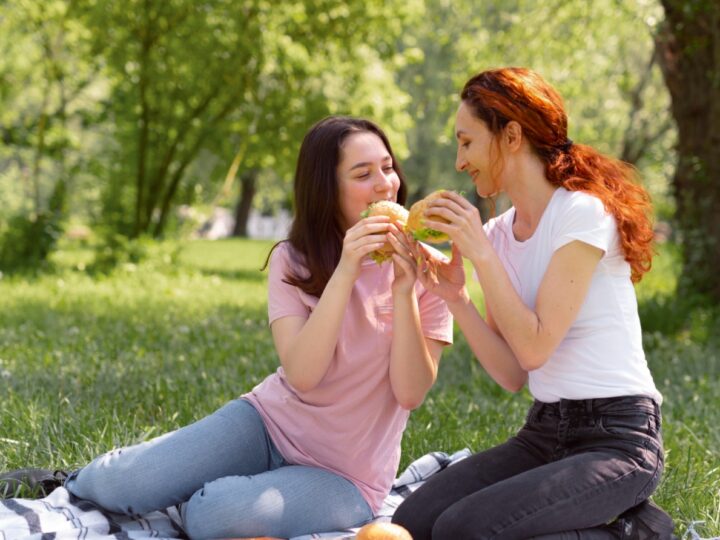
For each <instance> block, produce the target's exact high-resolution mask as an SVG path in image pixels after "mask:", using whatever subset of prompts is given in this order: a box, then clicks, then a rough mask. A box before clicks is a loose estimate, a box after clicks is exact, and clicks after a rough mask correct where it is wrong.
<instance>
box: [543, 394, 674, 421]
mask: <svg viewBox="0 0 720 540" xmlns="http://www.w3.org/2000/svg"><path fill="white" fill-rule="evenodd" d="M532 409H533V410H534V412H535V413H539V412H540V411H542V412H543V413H553V412H554V413H555V414H557V415H558V416H560V417H565V416H577V415H584V416H595V415H599V414H618V413H638V412H640V413H646V414H654V415H656V416H658V417H659V416H660V406H659V405H658V404H657V402H656V401H655V400H654V399H653V398H651V397H648V396H619V397H610V398H594V399H561V400H560V401H555V402H552V403H545V402H543V401H538V400H535V402H534V403H533V405H532Z"/></svg>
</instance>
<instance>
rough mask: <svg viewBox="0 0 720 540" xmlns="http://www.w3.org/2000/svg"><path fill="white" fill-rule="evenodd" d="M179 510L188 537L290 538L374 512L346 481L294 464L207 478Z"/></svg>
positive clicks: (333, 527)
mask: <svg viewBox="0 0 720 540" xmlns="http://www.w3.org/2000/svg"><path fill="white" fill-rule="evenodd" d="M182 515H183V523H184V527H185V532H186V533H187V534H188V536H190V538H237V537H255V536H273V537H280V538H291V537H294V536H300V535H303V534H309V533H313V532H323V531H333V530H338V529H344V528H347V527H354V526H358V525H361V524H363V523H365V522H367V521H369V520H370V519H372V517H373V514H372V510H371V509H370V507H369V506H368V504H367V502H365V499H364V498H363V497H362V495H361V493H360V491H359V490H358V489H357V488H356V487H355V485H353V484H352V483H351V482H350V481H348V480H346V479H345V478H342V477H341V476H339V475H337V474H334V473H331V472H329V471H326V470H324V469H319V468H315V467H304V466H298V465H288V466H285V467H280V468H278V469H275V470H272V471H269V472H264V473H261V474H257V475H255V476H230V477H226V478H220V479H218V480H215V481H213V482H209V483H207V484H205V487H203V488H202V489H201V490H199V491H198V492H197V493H195V494H194V495H193V496H192V497H191V498H190V500H189V501H188V502H187V504H185V505H184V506H183V510H182Z"/></svg>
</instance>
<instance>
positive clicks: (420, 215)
mask: <svg viewBox="0 0 720 540" xmlns="http://www.w3.org/2000/svg"><path fill="white" fill-rule="evenodd" d="M444 192H445V190H444V189H438V190H437V191H433V192H432V193H431V194H430V195H428V196H427V197H425V198H424V199H420V200H419V201H417V202H416V203H415V204H413V205H412V206H411V207H410V212H409V214H408V218H407V230H408V231H410V232H411V233H412V235H413V238H415V240H418V241H419V242H427V243H428V244H442V243H443V242H447V241H448V240H450V238H449V237H448V235H447V234H445V233H441V232H440V231H436V230H435V229H431V228H429V227H428V226H427V225H426V224H425V220H426V216H425V210H427V207H428V205H429V204H430V203H431V202H432V201H434V200H435V199H437V198H439V197H442V194H443V193H444ZM433 219H434V220H435V221H439V222H441V223H448V220H446V219H445V218H443V217H440V216H433Z"/></svg>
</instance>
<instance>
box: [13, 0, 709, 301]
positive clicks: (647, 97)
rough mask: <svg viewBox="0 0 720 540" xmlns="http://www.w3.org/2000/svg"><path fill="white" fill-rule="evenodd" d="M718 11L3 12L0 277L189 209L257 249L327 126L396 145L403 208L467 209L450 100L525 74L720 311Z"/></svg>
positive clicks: (457, 7)
mask: <svg viewBox="0 0 720 540" xmlns="http://www.w3.org/2000/svg"><path fill="white" fill-rule="evenodd" d="M719 10H720V7H718V4H717V2H715V1H713V0H693V1H692V2H688V1H675V0H662V1H661V0H623V1H621V0H597V1H595V2H585V1H584V0H549V1H547V2H534V1H531V0H503V1H502V2H501V1H500V0H490V1H487V2H483V3H481V5H478V4H477V3H476V2H471V1H469V0H457V1H452V2H451V1H450V0H413V1H410V2H403V1H400V0H393V1H389V2H383V1H380V0H371V1H363V2H361V1H359V0H352V1H344V2H341V1H339V0H283V1H281V2H271V1H270V0H241V1H232V0H212V1H210V0H207V1H197V0H168V1H166V2H152V1H150V0H129V2H126V3H123V4H118V3H115V2H110V1H109V0H48V1H47V2H43V3H42V4H40V3H37V2H34V1H31V0H5V2H3V3H2V4H0V99H2V107H0V197H1V199H0V202H2V204H1V205H0V254H1V255H2V258H1V259H0V268H2V269H3V270H4V271H7V270H12V269H13V268H21V267H23V266H24V267H31V268H38V267H41V266H42V264H43V261H45V260H47V257H48V256H49V254H50V253H51V252H52V250H53V248H54V245H55V242H56V240H57V238H58V237H59V236H60V235H61V234H62V233H63V230H64V228H66V227H65V224H70V225H71V226H72V227H73V228H76V226H77V225H78V224H83V225H86V226H88V227H89V228H90V229H91V230H92V231H95V233H96V234H99V235H100V236H101V237H113V236H118V235H119V236H122V237H124V238H126V239H132V238H135V237H141V236H153V237H173V236H176V235H178V234H180V233H181V232H182V229H181V228H179V227H180V226H181V222H182V218H181V217H178V213H177V211H176V210H177V208H178V207H179V206H181V205H183V206H189V207H194V208H200V209H204V211H205V212H207V211H208V209H210V208H212V207H215V206H221V207H224V208H226V209H227V210H228V211H229V212H231V213H232V214H233V215H234V217H235V219H234V222H235V227H234V234H237V235H246V234H247V233H248V228H247V224H248V217H249V215H250V213H251V211H256V212H262V213H265V214H272V213H275V212H277V211H278V210H279V209H286V210H290V205H291V200H290V199H291V191H292V188H291V183H292V174H293V167H294V161H295V156H296V153H297V149H298V147H299V144H300V141H301V138H302V135H303V133H304V132H305V131H306V130H307V128H308V127H309V126H310V125H311V124H312V123H313V122H315V121H317V120H318V119H320V118H322V117H323V116H326V115H327V114H335V113H338V114H352V115H362V116H368V117H370V118H372V119H374V120H376V121H377V122H378V123H379V124H381V125H382V126H383V127H384V128H385V129H386V130H387V131H388V133H389V135H390V138H391V140H392V142H393V144H394V146H395V147H396V150H397V153H398V155H399V156H400V158H401V159H402V162H403V166H404V169H405V171H406V173H407V175H408V178H409V180H410V187H411V200H414V199H417V198H419V197H422V196H423V195H425V194H426V193H427V192H429V191H430V190H433V189H436V188H439V187H444V188H451V189H458V190H466V189H467V179H466V178H465V177H463V176H461V175H458V174H456V173H455V172H454V161H455V144H454V135H453V130H452V125H453V119H454V118H453V117H454V111H455V109H456V107H457V103H458V97H457V96H458V91H459V89H460V87H461V85H462V83H463V82H464V81H465V80H466V79H467V78H468V77H469V76H470V75H472V74H473V73H475V72H477V71H480V70H482V69H486V68H489V67H495V66H501V65H524V66H529V67H532V68H533V69H536V70H537V71H539V72H540V73H542V74H543V75H544V76H545V77H546V78H547V79H548V80H549V81H550V82H552V83H553V84H554V85H555V86H556V87H557V88H558V89H559V90H560V92H561V93H562V94H563V96H564V97H565V99H566V105H567V109H568V112H569V117H570V136H571V137H572V138H573V139H574V140H576V141H579V142H583V143H587V144H592V145H595V146H597V147H598V148H600V149H601V150H602V151H604V152H606V153H608V154H612V155H615V156H617V157H620V158H622V159H624V160H626V161H629V162H631V163H633V164H635V165H636V166H637V167H638V168H639V169H640V171H641V173H642V176H643V179H644V182H645V184H646V186H647V187H648V189H649V190H650V192H651V194H652V195H653V198H654V200H655V207H656V213H657V218H658V219H659V220H662V221H670V222H672V223H673V224H674V225H675V226H676V228H677V230H678V231H679V232H680V235H679V238H681V239H682V242H683V249H684V259H685V265H686V272H684V273H683V275H684V276H685V278H684V279H685V280H684V283H685V284H686V285H685V286H686V287H687V290H689V291H698V292H700V293H701V294H704V295H706V296H707V295H710V297H711V298H715V300H718V299H719V298H718V295H720V293H719V292H718V285H717V283H716V280H712V270H713V269H714V268H715V267H716V266H717V265H716V263H717V262H718V261H717V257H718V253H720V249H719V248H720V246H717V242H719V241H720V240H718V239H719V238H720V231H718V230H717V228H718V226H719V224H720V222H719V221H718V218H717V213H716V212H713V209H714V208H715V205H716V202H717V199H718V192H717V190H718V188H717V186H718V185H719V184H718V174H720V171H718V167H719V165H718V157H717V155H716V153H714V152H713V150H714V146H715V145H714V144H713V143H715V142H716V141H717V139H718V134H717V133H716V131H717V129H718V126H719V125H720V122H719V121H718V110H720V106H719V105H718V99H720V98H719V96H720V91H719V90H718V85H719V83H718V80H720V67H719V66H718V62H719V60H718V58H720V55H718V54H717V50H718V33H719V32H720V31H719V30H718V24H720V23H719V22H718V20H719V19H720V16H719V15H718V11H719ZM661 68H662V69H661ZM713 130H715V131H713ZM676 163H677V172H676ZM468 197H471V198H472V197H474V194H469V195H468ZM475 202H476V203H477V204H478V206H480V207H481V209H482V210H483V212H484V214H485V215H487V214H488V208H487V207H486V206H483V204H482V202H481V201H475ZM503 204H504V203H503V201H502V200H500V201H498V205H499V207H498V210H501V209H502V208H503V206H502V205H503ZM676 208H677V213H676ZM100 243H102V242H100ZM114 245H118V246H126V245H127V242H125V241H115V243H114ZM20 246H34V247H33V248H32V249H25V248H23V249H20ZM123 249H124V248H123ZM11 261H15V262H11ZM22 261H25V262H24V263H23V262H22Z"/></svg>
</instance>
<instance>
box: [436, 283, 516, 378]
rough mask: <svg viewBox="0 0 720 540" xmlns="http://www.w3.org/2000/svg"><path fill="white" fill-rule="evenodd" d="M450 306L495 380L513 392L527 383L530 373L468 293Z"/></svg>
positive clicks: (472, 348)
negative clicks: (486, 319)
mask: <svg viewBox="0 0 720 540" xmlns="http://www.w3.org/2000/svg"><path fill="white" fill-rule="evenodd" d="M448 308H449V309H450V312H451V313H452V314H453V317H454V319H455V322H456V323H457V324H458V326H459V327H460V330H462V332H463V335H464V336H465V339H466V340H467V342H468V345H469V346H470V349H471V350H472V351H473V353H474V354H475V357H476V358H477V360H478V362H480V365H482V367H483V369H485V371H487V373H488V374H489V375H490V376H491V377H492V378H493V380H494V381H495V382H497V383H498V384H499V385H500V386H502V387H503V388H505V389H506V390H509V391H511V392H517V391H518V390H520V389H521V388H522V387H523V386H525V383H526V382H527V372H526V371H525V370H524V369H522V367H521V366H520V364H519V362H518V360H517V358H516V357H515V354H514V353H513V351H512V349H511V348H510V346H509V345H508V343H507V342H506V341H505V340H504V339H503V338H502V337H501V336H499V335H498V334H496V333H495V331H494V330H493V329H492V328H490V326H489V325H488V324H487V323H486V322H485V320H484V319H483V318H482V316H481V315H480V313H479V312H478V310H477V308H476V307H475V305H474V304H473V303H472V301H471V300H470V298H469V297H468V296H467V295H465V297H464V298H463V299H461V300H458V301H457V302H452V303H450V302H449V303H448Z"/></svg>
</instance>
